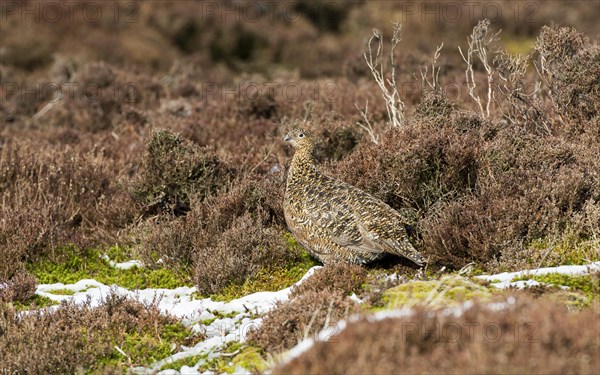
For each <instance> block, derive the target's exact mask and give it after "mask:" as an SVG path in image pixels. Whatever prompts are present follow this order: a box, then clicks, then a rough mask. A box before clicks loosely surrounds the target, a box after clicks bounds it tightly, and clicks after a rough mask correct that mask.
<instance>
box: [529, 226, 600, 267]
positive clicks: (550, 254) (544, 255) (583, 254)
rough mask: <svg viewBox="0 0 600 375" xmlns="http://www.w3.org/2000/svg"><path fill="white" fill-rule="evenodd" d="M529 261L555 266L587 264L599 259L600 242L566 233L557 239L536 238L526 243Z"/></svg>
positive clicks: (540, 264)
mask: <svg viewBox="0 0 600 375" xmlns="http://www.w3.org/2000/svg"><path fill="white" fill-rule="evenodd" d="M527 250H528V251H529V253H530V254H531V259H530V263H531V264H534V265H536V266H538V265H539V266H543V267H555V266H560V265H565V264H579V265H581V264H587V263H589V262H594V261H598V260H600V242H599V241H597V240H585V239H581V238H577V237H575V236H573V235H571V234H569V233H566V234H565V235H564V236H563V237H561V238H560V239H558V240H549V239H537V240H534V241H532V242H531V243H529V244H528V246H527Z"/></svg>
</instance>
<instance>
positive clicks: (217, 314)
mask: <svg viewBox="0 0 600 375" xmlns="http://www.w3.org/2000/svg"><path fill="white" fill-rule="evenodd" d="M206 311H208V312H209V313H211V314H213V315H214V316H215V319H223V318H235V317H236V316H237V315H238V314H239V313H238V312H236V311H232V312H228V313H224V312H221V311H218V310H211V309H207V310H206Z"/></svg>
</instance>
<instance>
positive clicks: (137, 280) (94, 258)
mask: <svg viewBox="0 0 600 375" xmlns="http://www.w3.org/2000/svg"><path fill="white" fill-rule="evenodd" d="M60 258H62V259H64V260H60V261H54V260H51V259H49V258H45V259H40V260H38V261H36V262H35V263H31V264H29V265H28V269H29V271H30V272H31V273H33V274H34V275H35V277H36V278H37V279H38V282H39V283H41V284H51V283H63V284H72V283H75V282H77V281H79V280H82V279H95V280H97V281H99V282H101V283H103V284H106V285H112V284H117V285H119V286H121V287H124V288H128V289H136V288H138V289H143V288H167V289H172V288H176V287H179V286H186V285H187V286H189V285H191V282H190V279H189V277H188V276H187V275H185V274H183V273H175V272H173V271H171V270H168V269H164V268H159V269H155V270H151V269H146V268H138V267H132V268H130V269H127V270H120V269H116V268H114V267H111V266H110V264H109V262H108V261H107V260H105V259H103V258H101V256H100V253H99V252H98V251H97V250H94V249H88V250H84V251H83V252H78V251H77V250H76V249H75V248H73V247H65V248H62V249H61V254H60Z"/></svg>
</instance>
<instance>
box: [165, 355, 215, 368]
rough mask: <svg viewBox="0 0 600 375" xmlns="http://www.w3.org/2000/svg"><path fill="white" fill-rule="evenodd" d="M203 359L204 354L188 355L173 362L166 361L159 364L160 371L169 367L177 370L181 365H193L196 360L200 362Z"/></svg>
mask: <svg viewBox="0 0 600 375" xmlns="http://www.w3.org/2000/svg"><path fill="white" fill-rule="evenodd" d="M204 359H206V354H197V355H192V356H189V357H185V358H181V359H178V360H175V361H173V362H169V363H166V364H164V365H162V366H161V368H160V371H163V370H169V369H171V370H177V371H179V370H180V369H181V368H182V367H183V366H188V367H193V366H195V365H196V364H197V363H198V362H200V361H202V360H204Z"/></svg>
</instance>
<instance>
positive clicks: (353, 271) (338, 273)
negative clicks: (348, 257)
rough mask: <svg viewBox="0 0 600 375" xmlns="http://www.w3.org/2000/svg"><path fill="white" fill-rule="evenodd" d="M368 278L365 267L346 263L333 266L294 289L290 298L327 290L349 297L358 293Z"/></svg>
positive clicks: (320, 271) (318, 271) (317, 273)
mask: <svg viewBox="0 0 600 375" xmlns="http://www.w3.org/2000/svg"><path fill="white" fill-rule="evenodd" d="M366 278H367V271H366V270H365V268H364V267H361V266H358V265H355V264H346V263H340V264H332V265H330V266H327V267H323V268H321V269H319V270H317V271H316V272H315V273H314V274H313V275H312V276H311V277H309V278H308V279H307V280H305V281H304V282H302V284H300V285H299V286H296V287H294V288H292V292H291V293H290V298H295V297H296V296H300V295H303V294H306V293H309V292H319V291H322V290H326V289H327V290H331V291H334V292H341V293H343V294H346V295H347V294H350V293H351V292H353V291H356V290H357V289H358V288H359V287H360V286H361V285H362V284H363V283H364V282H365V281H366Z"/></svg>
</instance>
